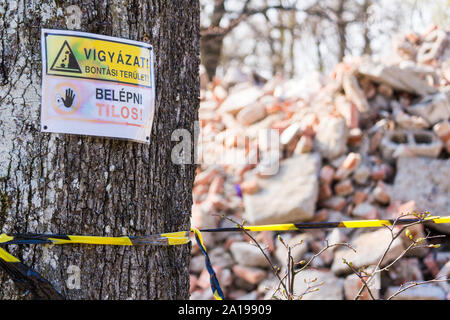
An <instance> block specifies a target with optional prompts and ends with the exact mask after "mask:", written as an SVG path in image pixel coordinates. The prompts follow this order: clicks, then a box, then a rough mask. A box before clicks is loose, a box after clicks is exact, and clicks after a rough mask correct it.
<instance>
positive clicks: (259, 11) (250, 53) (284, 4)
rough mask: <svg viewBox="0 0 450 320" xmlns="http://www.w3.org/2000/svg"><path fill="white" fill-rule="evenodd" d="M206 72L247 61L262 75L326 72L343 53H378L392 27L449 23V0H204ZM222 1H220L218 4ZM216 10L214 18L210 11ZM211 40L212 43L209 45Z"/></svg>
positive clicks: (387, 44) (415, 28) (221, 70)
mask: <svg viewBox="0 0 450 320" xmlns="http://www.w3.org/2000/svg"><path fill="white" fill-rule="evenodd" d="M201 3H202V4H203V10H202V14H203V17H202V44H201V47H202V63H203V64H204V65H205V67H206V69H207V70H208V73H209V75H210V77H211V76H212V75H214V74H215V72H216V71H218V74H219V76H220V75H223V74H224V73H225V71H226V70H228V69H229V68H230V67H237V68H239V69H242V67H244V66H246V67H247V68H251V69H253V70H258V72H262V71H263V72H264V76H266V77H271V76H273V75H274V74H277V73H278V74H281V75H283V76H285V77H289V78H292V77H293V76H296V77H301V76H302V75H307V74H309V73H310V72H311V71H320V72H324V73H327V72H329V71H331V69H332V68H333V66H335V65H336V63H338V62H340V61H341V60H342V58H343V57H344V56H345V55H354V56H359V55H361V54H365V53H367V54H378V53H380V54H382V53H386V52H387V50H389V47H390V44H391V39H392V36H393V35H394V34H395V33H398V32H400V33H405V32H411V31H415V32H419V33H420V32H423V31H424V29H425V28H427V27H428V26H429V25H430V24H431V23H436V24H438V25H440V26H443V27H445V26H446V25H448V23H449V17H450V14H449V8H450V4H449V3H448V1H447V0H436V1H418V0H407V1H404V0H380V1H372V0H320V1H319V0H305V1H298V0H216V1H215V3H216V5H215V6H213V5H212V1H207V0H201ZM217 3H220V6H218V5H217ZM213 17H214V18H213ZM210 46H212V47H214V48H215V49H216V50H215V51H214V54H211V52H212V51H213V50H209V47H210Z"/></svg>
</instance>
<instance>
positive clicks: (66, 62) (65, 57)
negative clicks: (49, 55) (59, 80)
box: [50, 40, 81, 73]
mask: <svg viewBox="0 0 450 320" xmlns="http://www.w3.org/2000/svg"><path fill="white" fill-rule="evenodd" d="M50 70H53V71H65V72H76V73H81V68H80V65H79V64H78V61H77V59H76V58H75V55H74V54H73V52H72V49H71V48H70V46H69V43H68V42H67V40H66V41H64V43H63V45H62V46H61V49H59V52H58V55H57V56H56V59H55V61H53V64H52V67H51V68H50Z"/></svg>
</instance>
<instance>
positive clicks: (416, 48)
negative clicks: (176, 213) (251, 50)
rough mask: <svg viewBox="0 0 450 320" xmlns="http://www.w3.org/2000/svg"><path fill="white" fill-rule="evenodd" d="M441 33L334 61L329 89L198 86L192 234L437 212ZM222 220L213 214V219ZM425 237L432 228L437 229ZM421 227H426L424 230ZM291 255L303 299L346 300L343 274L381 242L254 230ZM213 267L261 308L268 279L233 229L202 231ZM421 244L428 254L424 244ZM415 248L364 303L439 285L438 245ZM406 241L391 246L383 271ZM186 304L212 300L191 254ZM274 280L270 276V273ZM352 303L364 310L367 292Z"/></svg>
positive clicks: (446, 189) (383, 234) (449, 167)
mask: <svg viewBox="0 0 450 320" xmlns="http://www.w3.org/2000/svg"><path fill="white" fill-rule="evenodd" d="M449 43H450V32H446V31H444V30H441V29H438V28H436V27H433V28H431V29H429V30H427V31H426V32H424V33H423V34H416V33H410V34H406V35H399V36H396V37H395V38H394V40H393V51H392V52H391V54H390V55H389V56H387V57H381V58H376V57H369V56H363V57H346V58H345V59H344V61H343V62H342V63H340V64H338V65H337V66H336V67H335V69H334V70H333V72H332V74H331V75H330V76H329V77H328V78H323V77H320V76H316V75H310V76H309V77H308V78H305V79H304V80H302V81H299V80H295V79H291V80H286V79H283V78H282V77H278V76H276V77H274V78H273V79H269V80H264V79H262V78H261V77H260V76H257V75H255V74H245V73H243V72H240V71H239V70H230V72H228V73H227V74H226V76H225V77H224V78H223V79H215V80H214V81H213V82H212V83H207V82H206V81H204V79H203V78H202V82H201V103H200V109H199V125H200V128H201V133H200V137H199V145H198V154H199V161H198V162H199V165H198V172H197V176H196V179H195V183H194V189H193V199H194V206H193V209H192V225H193V226H195V227H197V228H215V227H229V226H235V225H234V223H233V222H231V221H229V220H227V219H225V218H224V217H223V216H226V217H229V218H231V219H233V220H234V221H237V222H242V221H243V220H245V223H246V224H247V225H255V224H278V223H292V222H302V221H345V220H353V219H358V220H359V219H395V218H396V217H398V216H399V215H402V214H407V213H412V212H424V211H429V212H430V213H431V214H432V215H439V216H448V215H450V160H449V154H450V123H449V118H450V46H449ZM221 216H222V217H221ZM436 226H437V225H436ZM433 228H434V229H433ZM410 231H411V233H412V236H413V237H424V236H425V235H426V234H427V233H428V232H429V231H430V232H431V235H434V234H445V235H449V234H450V226H449V225H439V229H435V226H433V225H430V226H426V227H424V226H422V225H416V226H414V227H413V228H411V230H410ZM278 234H281V237H282V238H283V239H284V241H285V242H286V243H287V244H292V245H294V244H298V243H301V244H300V245H297V246H296V247H295V248H294V249H292V252H291V255H292V256H293V258H294V260H295V261H296V262H298V261H300V260H308V259H310V258H311V257H312V256H314V255H315V254H316V253H318V252H319V251H320V250H321V249H322V248H323V247H324V246H325V240H327V241H328V243H329V244H332V243H341V242H348V243H350V244H351V245H352V246H353V247H354V248H355V250H356V253H354V252H353V251H351V250H350V249H349V248H346V247H333V248H330V249H328V250H326V251H325V252H323V253H322V254H321V255H320V256H319V257H317V258H315V259H314V261H313V263H312V265H311V267H310V268H308V269H307V270H306V271H304V272H302V273H300V274H299V275H298V276H297V278H296V280H295V288H294V291H295V292H303V291H304V289H305V281H304V280H305V279H307V278H318V282H321V281H323V282H324V284H323V285H322V286H321V287H320V288H319V290H318V291H316V292H312V293H309V294H307V295H305V296H304V297H303V299H353V298H354V297H355V296H356V294H357V292H358V290H359V288H360V286H361V280H360V279H359V278H358V277H357V276H356V275H355V274H353V273H352V272H351V270H350V269H349V268H348V267H347V266H346V265H345V264H344V263H343V259H346V260H347V261H351V262H352V264H353V265H354V267H355V268H360V267H365V266H369V267H370V266H372V267H374V265H375V264H376V263H377V262H378V260H379V259H380V257H381V256H382V255H383V253H384V250H385V249H386V247H387V245H388V244H389V241H390V239H391V235H390V232H389V231H388V230H387V229H371V228H368V229H325V230H312V231H307V232H306V231H305V232H284V233H279V232H272V231H264V232H259V233H254V234H253V235H254V237H256V240H257V241H258V242H259V243H260V244H261V245H263V246H264V250H266V254H267V255H268V256H269V257H270V258H271V260H272V262H273V264H274V265H276V266H278V267H280V268H281V270H284V269H283V268H286V261H287V250H286V248H285V247H284V246H283V245H282V243H281V242H280V241H279V240H278V239H277V235H278ZM203 237H204V241H205V244H206V246H207V248H208V252H209V254H210V258H211V261H212V264H213V266H214V268H215V270H216V273H217V275H218V278H219V282H220V284H221V287H222V289H223V291H224V293H225V296H226V297H227V298H228V299H271V298H272V295H273V294H274V291H273V290H274V288H276V286H277V284H278V281H277V280H276V278H275V276H274V275H273V273H272V271H271V268H270V265H269V264H268V263H267V261H266V259H265V258H264V255H263V254H262V252H261V250H259V249H258V248H257V247H256V246H254V245H253V244H251V243H249V242H250V239H249V237H248V236H246V235H245V234H243V233H240V232H226V233H204V234H203ZM428 241H429V242H428V243H434V242H433V241H434V239H433V240H428ZM438 242H439V243H441V247H440V248H438V249H430V248H428V247H422V248H415V249H413V250H410V251H408V253H407V254H406V255H405V256H404V257H403V258H402V259H401V260H400V261H399V262H397V263H396V264H395V265H394V266H393V267H392V268H390V269H389V271H387V272H383V273H382V275H381V279H379V282H380V283H379V286H375V287H374V289H372V293H373V294H374V295H375V296H376V298H382V299H385V298H388V297H389V296H390V295H391V294H393V293H395V292H396V291H397V290H398V288H399V286H401V285H402V284H403V283H405V282H407V281H426V280H431V279H434V278H436V277H437V276H442V277H444V278H445V277H449V276H450V272H449V270H450V267H449V263H450V262H449V258H450V246H449V242H448V241H447V240H446V239H445V238H439V240H438ZM410 243H411V240H410V239H409V238H408V237H406V236H405V237H403V236H402V237H399V238H397V239H396V240H395V241H394V243H393V244H392V246H391V248H390V250H389V252H388V253H387V255H386V258H385V260H384V264H385V265H386V264H387V263H389V262H390V261H393V260H394V259H395V258H396V257H398V256H399V255H400V254H402V252H403V250H405V248H406V247H407V246H408V245H409V244H410ZM192 252H193V253H192V262H191V279H190V281H191V299H212V293H211V291H210V289H209V274H208V272H207V270H205V268H204V264H203V263H204V261H203V256H202V255H201V254H200V252H199V249H198V248H197V247H195V246H193V250H192ZM282 272H283V271H282ZM396 298H398V299H450V291H449V284H448V283H446V282H436V283H428V284H427V285H425V286H418V287H416V288H414V290H412V289H411V291H409V290H407V291H405V292H403V293H402V294H401V295H398V296H397V297H396ZM362 299H370V297H369V296H368V295H367V292H365V293H363V295H362Z"/></svg>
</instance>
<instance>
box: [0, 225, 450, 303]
mask: <svg viewBox="0 0 450 320" xmlns="http://www.w3.org/2000/svg"><path fill="white" fill-rule="evenodd" d="M422 222H424V223H450V217H425V218H422V219H419V218H413V219H396V220H393V219H391V220H353V221H341V222H304V223H287V224H271V225H259V226H238V227H232V228H214V229H202V230H198V229H195V228H192V229H191V230H190V232H193V233H194V237H195V239H196V241H197V243H198V246H199V248H200V251H201V252H202V254H203V255H204V257H205V265H206V268H207V270H208V272H209V274H210V283H211V290H212V292H213V295H214V297H215V298H216V299H218V300H223V299H224V295H223V292H222V289H221V288H220V284H219V281H218V279H217V276H216V273H215V272H214V269H213V267H212V264H211V261H210V259H209V256H208V253H207V251H206V247H205V244H204V243H203V239H202V235H201V232H233V231H244V230H245V231H254V232H258V231H289V230H305V229H328V228H377V227H383V226H392V225H394V224H395V225H408V224H414V223H422ZM190 232H189V231H179V232H170V233H161V234H157V235H150V236H142V237H132V236H121V237H97V236H77V235H61V234H33V233H26V234H25V233H19V234H14V235H6V234H0V245H8V244H93V245H121V246H138V245H166V246H167V245H183V244H186V243H188V242H189V241H190V237H189V235H190ZM0 268H2V269H3V270H5V271H6V272H7V273H8V274H9V275H10V276H11V278H12V279H13V280H14V281H15V282H16V283H17V284H18V285H19V286H20V287H22V288H24V289H26V290H29V291H31V292H32V293H33V294H34V295H35V297H37V298H41V299H63V298H64V297H63V296H62V295H61V294H60V293H59V292H58V291H57V290H56V289H55V288H53V286H52V285H51V284H50V282H49V281H48V280H46V279H45V278H43V277H42V276H41V275H39V273H37V272H35V271H34V270H33V269H31V268H30V267H28V266H26V265H25V264H23V263H21V262H20V260H19V259H17V258H16V257H14V256H12V255H11V254H10V253H8V252H7V251H5V250H4V249H2V248H0Z"/></svg>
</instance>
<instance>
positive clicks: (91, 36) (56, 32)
mask: <svg viewBox="0 0 450 320" xmlns="http://www.w3.org/2000/svg"><path fill="white" fill-rule="evenodd" d="M48 35H56V36H65V37H77V38H86V39H94V40H103V41H108V42H115V43H121V44H128V45H134V46H137V47H141V48H144V49H148V50H149V51H150V59H151V61H150V85H145V84H137V83H132V82H126V81H119V80H111V79H96V78H90V77H83V76H74V75H66V74H64V75H63V74H55V73H50V72H49V71H48V61H47V51H48V50H47V36H48ZM42 36H43V37H44V46H45V48H42V50H43V51H42V55H43V56H44V49H45V53H46V54H45V57H44V58H45V59H44V60H45V74H47V75H50V76H57V77H68V78H78V79H95V80H100V81H109V82H115V83H126V84H132V85H137V86H142V87H146V88H153V85H154V77H153V64H154V60H153V46H152V45H151V44H148V43H145V42H140V41H135V40H130V39H123V41H118V40H117V38H114V37H110V36H104V35H98V34H94V33H89V32H79V31H70V30H52V29H42ZM43 67H44V64H43ZM43 69H44V68H43ZM42 71H44V70H42Z"/></svg>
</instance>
